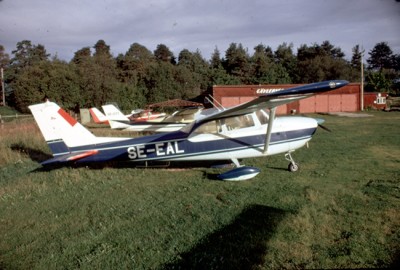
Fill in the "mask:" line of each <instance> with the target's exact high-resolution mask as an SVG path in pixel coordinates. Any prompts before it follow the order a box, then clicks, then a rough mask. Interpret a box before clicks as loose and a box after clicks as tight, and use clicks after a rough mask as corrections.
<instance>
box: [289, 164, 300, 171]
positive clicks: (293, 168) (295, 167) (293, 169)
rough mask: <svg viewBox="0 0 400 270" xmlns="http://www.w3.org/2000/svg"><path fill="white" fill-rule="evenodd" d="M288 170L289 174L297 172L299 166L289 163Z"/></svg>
mask: <svg viewBox="0 0 400 270" xmlns="http://www.w3.org/2000/svg"><path fill="white" fill-rule="evenodd" d="M288 170H289V172H297V171H298V170H299V164H297V163H295V162H293V163H292V162H291V163H289V166H288Z"/></svg>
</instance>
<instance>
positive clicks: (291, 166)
mask: <svg viewBox="0 0 400 270" xmlns="http://www.w3.org/2000/svg"><path fill="white" fill-rule="evenodd" d="M292 152H294V151H289V152H287V153H286V154H285V159H286V160H287V161H289V162H290V163H289V165H288V170H289V171H290V172H297V171H298V170H299V164H297V163H296V162H295V161H294V159H293V158H292Z"/></svg>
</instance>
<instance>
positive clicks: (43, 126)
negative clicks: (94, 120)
mask: <svg viewBox="0 0 400 270" xmlns="http://www.w3.org/2000/svg"><path fill="white" fill-rule="evenodd" d="M29 109H30V110H31V112H32V114H33V117H34V118H35V120H36V122H37V124H38V126H39V128H40V131H41V132H42V134H43V137H44V139H45V140H46V142H47V143H51V142H53V141H59V140H62V141H64V143H65V144H66V145H67V146H68V147H76V146H82V145H88V144H94V143H95V142H96V136H94V135H93V134H92V133H91V132H90V131H89V130H87V129H86V128H85V127H84V126H82V125H81V124H80V123H78V122H77V121H76V120H75V119H74V118H72V117H71V116H70V115H69V114H68V113H67V112H66V111H64V110H63V109H62V108H60V106H58V105H57V104H56V103H54V102H45V103H40V104H36V105H31V106H29Z"/></svg>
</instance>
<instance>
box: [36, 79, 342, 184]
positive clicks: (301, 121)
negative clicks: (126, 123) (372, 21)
mask: <svg viewBox="0 0 400 270" xmlns="http://www.w3.org/2000/svg"><path fill="white" fill-rule="evenodd" d="M347 84H348V82H347V81H344V80H332V81H324V82H319V83H313V84H308V85H303V86H298V87H294V88H289V89H285V90H280V91H276V92H273V93H269V94H266V95H263V96H260V97H258V98H256V99H254V100H252V101H250V102H247V103H244V104H241V105H238V106H235V107H232V108H228V109H226V110H223V111H220V112H216V113H214V114H211V115H209V116H207V117H204V118H202V119H198V120H196V121H194V122H192V123H191V124H188V125H186V126H185V127H183V128H182V129H180V130H178V131H174V132H168V133H161V134H154V135H149V136H143V137H138V138H120V137H97V136H95V135H94V134H92V133H91V132H90V131H89V130H87V129H86V128H85V127H83V126H82V125H81V124H80V123H78V122H77V121H76V120H75V119H74V118H72V117H71V116H70V115H69V114H68V113H66V112H65V111H64V110H63V109H62V108H60V107H59V106H58V105H57V104H56V103H53V102H49V101H47V102H45V103H40V104H35V105H31V106H29V109H30V110H31V112H32V114H33V116H34V118H35V120H36V122H37V124H38V126H39V128H40V131H41V132H42V134H43V136H44V139H45V140H46V142H47V144H48V146H49V147H50V149H51V151H52V153H53V158H51V159H49V160H46V161H44V162H42V163H41V164H42V165H43V166H49V165H64V164H65V165H75V164H90V163H94V162H103V163H107V162H125V161H130V162H132V165H135V164H136V165H139V164H150V163H152V162H157V161H164V162H179V164H182V162H194V161H200V162H206V161H227V160H229V161H231V162H233V164H235V166H236V168H234V169H231V170H229V171H227V172H225V173H222V174H220V175H219V176H218V177H219V178H220V179H222V180H247V179H250V178H253V177H255V176H256V175H257V174H258V173H259V172H260V170H259V169H258V168H255V167H250V166H242V165H241V164H240V163H239V160H241V159H245V158H253V157H263V156H269V155H276V154H285V157H286V159H287V160H288V161H289V166H288V169H289V171H297V170H298V168H299V167H298V164H297V163H296V162H295V161H294V160H293V158H292V155H291V154H292V152H293V151H295V150H297V149H299V148H301V147H303V146H304V145H306V144H307V142H308V141H310V140H311V137H312V136H313V134H314V133H315V132H316V129H317V127H318V124H319V123H318V120H316V119H314V118H309V117H300V116H284V117H276V116H275V112H276V108H277V106H279V105H283V104H287V103H290V102H293V101H296V100H300V99H303V98H307V97H310V96H312V95H314V94H317V93H322V92H327V91H330V90H334V89H338V88H340V87H343V86H345V85H347Z"/></svg>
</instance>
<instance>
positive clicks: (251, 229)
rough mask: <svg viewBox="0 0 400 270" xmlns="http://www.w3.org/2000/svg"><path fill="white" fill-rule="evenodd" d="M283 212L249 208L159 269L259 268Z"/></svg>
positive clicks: (261, 207)
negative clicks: (175, 259)
mask: <svg viewBox="0 0 400 270" xmlns="http://www.w3.org/2000/svg"><path fill="white" fill-rule="evenodd" d="M284 215H285V211H283V210H280V209H276V208H272V207H267V206H262V205H251V206H249V207H248V208H247V209H245V210H244V211H243V212H242V213H241V214H240V215H239V216H238V217H237V218H236V219H235V220H234V221H233V222H232V223H231V224H229V225H227V226H225V227H223V228H221V229H220V230H218V231H216V232H214V233H212V234H211V235H208V236H206V237H205V238H204V239H202V240H201V241H200V243H199V244H198V245H197V246H195V247H193V248H192V249H191V250H189V251H188V252H185V253H182V254H180V259H178V260H177V261H176V262H172V263H169V264H166V265H163V266H162V267H161V268H160V269H255V268H259V267H262V265H263V264H264V257H265V255H266V254H267V252H268V248H267V243H268V240H269V239H270V237H271V236H272V235H273V234H274V231H275V229H276V227H277V225H278V224H279V222H280V221H281V220H282V219H283V217H284Z"/></svg>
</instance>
